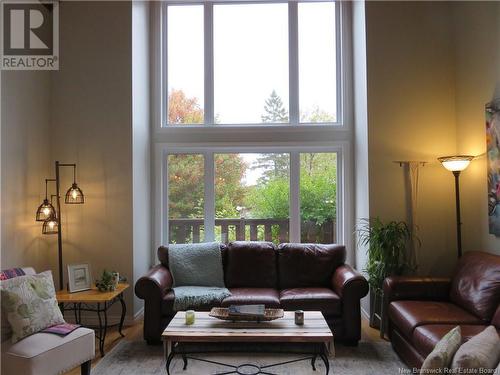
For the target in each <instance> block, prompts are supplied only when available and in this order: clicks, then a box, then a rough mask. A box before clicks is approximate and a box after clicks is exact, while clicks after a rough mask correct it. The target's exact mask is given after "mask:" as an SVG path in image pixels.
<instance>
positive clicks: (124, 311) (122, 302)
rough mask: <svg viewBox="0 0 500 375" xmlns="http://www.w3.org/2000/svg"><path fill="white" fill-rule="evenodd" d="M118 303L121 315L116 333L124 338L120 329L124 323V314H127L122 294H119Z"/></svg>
mask: <svg viewBox="0 0 500 375" xmlns="http://www.w3.org/2000/svg"><path fill="white" fill-rule="evenodd" d="M120 303H121V305H122V315H121V317H120V325H119V326H118V332H119V333H120V335H121V337H125V335H124V334H123V333H122V329H123V322H124V321H125V314H126V313H127V305H126V304H125V301H124V300H123V293H122V294H120Z"/></svg>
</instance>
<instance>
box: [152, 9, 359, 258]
mask: <svg viewBox="0 0 500 375" xmlns="http://www.w3.org/2000/svg"><path fill="white" fill-rule="evenodd" d="M264 1H265V0H264ZM305 1H308V0H305ZM312 1H314V0H312ZM232 2H233V0H225V1H218V2H212V4H214V3H232ZM236 2H241V1H236ZM251 2H253V3H259V2H261V1H251ZM279 2H288V1H279ZM290 2H292V3H293V2H295V0H290ZM200 3H201V1H192V2H187V1H186V2H184V1H170V0H168V4H186V5H187V4H200ZM245 3H248V2H245ZM336 3H337V5H338V6H337V7H336V9H338V11H339V13H340V18H338V21H339V22H337V27H338V28H340V32H339V31H338V30H337V42H338V43H339V44H338V46H339V47H340V54H337V58H340V59H341V62H340V63H341V65H340V64H337V67H340V66H341V67H342V69H341V70H340V75H339V76H338V79H339V81H340V82H341V85H339V86H338V87H337V89H338V90H340V91H341V95H337V99H339V100H341V102H340V104H341V107H340V110H341V117H339V119H340V118H341V119H342V123H341V124H339V125H336V126H332V125H331V124H326V123H312V124H298V123H297V124H295V125H290V124H288V123H286V124H258V126H252V125H249V124H232V125H228V124H217V125H213V124H212V125H204V124H198V125H186V124H179V125H174V124H171V125H168V126H162V119H163V116H164V115H165V114H166V113H165V109H166V108H165V106H162V103H163V102H164V100H163V99H166V97H165V93H164V92H163V90H164V89H165V87H167V85H165V86H163V84H162V83H163V77H164V76H165V70H164V68H165V67H164V66H163V65H162V60H163V59H164V58H165V56H164V55H163V54H164V52H165V51H164V48H163V40H164V30H163V29H164V25H165V23H164V22H162V18H163V17H164V16H165V14H164V13H163V12H162V8H163V7H164V6H165V3H162V2H154V3H153V4H152V5H151V33H150V43H151V96H152V101H151V140H152V160H153V162H152V166H151V169H152V171H151V172H152V178H153V181H154V186H152V195H153V202H152V203H153V224H154V226H153V228H152V231H153V236H152V242H153V243H152V252H151V263H152V264H156V263H157V258H156V251H155V249H156V248H158V247H159V246H161V245H163V244H166V243H167V242H165V240H166V239H168V191H167V190H166V189H167V186H168V174H166V171H167V170H166V162H167V158H166V155H167V154H168V153H172V152H173V151H177V152H179V153H181V152H189V151H191V152H197V153H199V152H200V151H201V152H202V153H203V152H209V150H211V149H213V150H222V151H232V152H238V153H240V152H263V151H266V150H267V151H270V152H280V150H285V151H283V152H291V151H292V150H294V151H296V150H298V149H300V150H304V151H305V152H321V151H325V152H337V155H338V161H337V163H338V167H337V172H338V173H339V174H340V173H341V174H342V175H341V176H342V177H339V179H340V180H339V181H337V184H338V186H337V188H338V191H337V205H338V206H337V236H338V237H337V242H338V243H342V244H344V245H345V246H346V248H347V249H348V259H350V260H351V261H352V260H353V259H354V250H353V249H354V246H353V245H354V236H353V232H354V188H355V185H354V167H355V163H354V155H353V149H354V147H355V144H354V126H353V118H354V111H353V96H352V95H353V93H352V87H353V76H352V63H353V58H352V54H353V52H352V29H351V28H352V6H351V4H350V3H349V2H344V1H337V2H336ZM295 5H297V4H295ZM297 9H298V8H297ZM297 26H298V25H297ZM297 30H298V29H297ZM338 38H340V42H339V39H338ZM297 57H298V56H297ZM337 74H339V73H338V72H337ZM296 83H297V84H298V80H297V82H296ZM289 85H290V86H291V85H292V82H289ZM205 89H206V87H205ZM290 89H291V88H290ZM204 100H205V103H206V98H204ZM297 107H298V103H297ZM339 113H340V112H339ZM292 158H293V156H291V160H292ZM297 161H299V160H298V156H297ZM295 177H297V176H295ZM205 178H208V177H207V174H205ZM293 184H295V186H296V188H293V186H294V185H293ZM210 186H214V185H208V188H210ZM290 187H291V190H290V197H291V199H296V198H294V196H293V194H296V195H297V196H298V191H299V190H298V189H299V184H298V180H297V179H296V178H293V176H290ZM205 194H211V195H213V196H214V199H215V195H214V193H213V192H211V191H207V185H206V186H205ZM213 202H214V205H215V200H213ZM206 204H207V201H205V205H206ZM213 209H214V210H215V207H214V208H213ZM294 217H295V221H294V222H293V221H291V223H290V224H291V225H290V231H292V227H293V226H294V225H295V229H294V231H297V228H298V227H297V223H298V225H300V203H299V209H298V210H297V211H293V210H291V211H290V218H291V219H292V218H294ZM294 223H295V224H294ZM212 228H213V226H212ZM165 230H166V231H167V232H165ZM299 233H300V231H299ZM165 234H166V236H165ZM291 240H292V238H290V241H291ZM298 240H299V242H300V237H299V238H298Z"/></svg>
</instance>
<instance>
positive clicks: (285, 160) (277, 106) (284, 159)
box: [251, 90, 290, 183]
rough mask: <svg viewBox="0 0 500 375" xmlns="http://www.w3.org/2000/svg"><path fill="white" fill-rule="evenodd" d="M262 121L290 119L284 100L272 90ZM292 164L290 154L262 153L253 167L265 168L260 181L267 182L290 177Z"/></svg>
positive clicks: (285, 120) (272, 121)
mask: <svg viewBox="0 0 500 375" xmlns="http://www.w3.org/2000/svg"><path fill="white" fill-rule="evenodd" d="M261 119H262V122H268V123H277V122H278V123H279V122H287V121H288V111H287V110H286V109H285V107H284V105H283V101H282V100H281V98H280V96H279V95H278V94H277V93H276V90H273V91H272V92H271V95H270V96H269V98H268V99H267V100H266V101H265V104H264V114H263V115H262V116H261ZM289 164H290V157H289V154H274V153H273V154H262V156H261V157H260V158H258V159H257V160H256V161H255V162H254V163H253V165H252V167H251V168H252V169H261V168H264V169H265V172H264V173H263V176H262V177H261V179H260V180H261V181H259V182H260V183H263V182H267V181H269V180H271V179H273V178H282V177H286V178H287V177H288V167H289Z"/></svg>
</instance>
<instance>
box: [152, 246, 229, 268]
mask: <svg viewBox="0 0 500 375" xmlns="http://www.w3.org/2000/svg"><path fill="white" fill-rule="evenodd" d="M226 248H227V247H226V245H225V244H223V243H221V244H220V251H221V253H222V265H223V267H224V268H225V265H226ZM157 254H158V260H159V261H160V263H161V264H162V265H163V266H164V267H167V268H168V246H160V247H159V248H158V251H157Z"/></svg>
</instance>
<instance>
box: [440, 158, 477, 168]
mask: <svg viewBox="0 0 500 375" xmlns="http://www.w3.org/2000/svg"><path fill="white" fill-rule="evenodd" d="M472 159H474V156H471V155H453V156H443V157H440V158H438V160H439V161H440V162H441V164H442V165H443V167H445V168H446V169H447V170H449V171H451V172H461V171H463V170H464V169H465V168H467V167H468V166H469V164H470V162H471V161H472Z"/></svg>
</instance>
